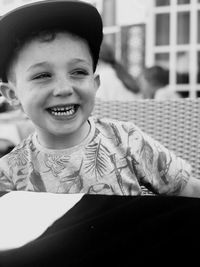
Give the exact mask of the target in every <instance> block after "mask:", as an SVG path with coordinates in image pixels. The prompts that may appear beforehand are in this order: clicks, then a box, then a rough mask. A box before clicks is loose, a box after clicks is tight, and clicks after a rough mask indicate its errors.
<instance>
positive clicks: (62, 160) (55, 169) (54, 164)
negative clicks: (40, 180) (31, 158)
mask: <svg viewBox="0 0 200 267" xmlns="http://www.w3.org/2000/svg"><path fill="white" fill-rule="evenodd" d="M45 158H46V159H45V161H44V163H45V165H46V167H47V168H48V171H51V172H52V173H53V175H54V176H56V177H57V176H58V175H59V174H60V172H61V171H62V170H64V169H65V168H66V163H67V162H69V159H70V157H69V156H65V155H62V156H60V155H46V156H45ZM48 171H46V172H48Z"/></svg>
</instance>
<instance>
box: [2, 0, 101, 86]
mask: <svg viewBox="0 0 200 267" xmlns="http://www.w3.org/2000/svg"><path fill="white" fill-rule="evenodd" d="M44 32H49V33H51V32H52V33H53V32H55V33H56V32H69V33H71V34H73V35H77V36H79V37H81V38H82V39H84V40H86V41H87V43H88V45H89V48H90V52H91V56H92V58H93V70H94V71H95V69H96V65H97V62H98V59H99V51H100V46H101V42H102V39H103V23H102V19H101V16H100V14H99V12H98V11H97V9H96V8H95V7H94V6H92V5H91V4H88V3H84V2H80V1H67V0H52V1H39V2H35V3H32V4H28V5H23V6H21V7H19V8H17V9H14V10H12V11H11V12H9V13H7V14H6V15H4V16H3V17H2V18H1V19H0V37H1V38H0V80H2V81H3V82H7V72H8V70H9V66H10V64H11V62H12V60H13V57H14V56H15V54H16V51H17V50H18V49H19V48H20V47H21V46H22V45H23V44H24V43H25V42H26V41H27V40H29V39H32V38H33V37H34V35H35V36H36V35H38V34H40V33H44Z"/></svg>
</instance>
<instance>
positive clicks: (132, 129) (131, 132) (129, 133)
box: [122, 124, 136, 147]
mask: <svg viewBox="0 0 200 267" xmlns="http://www.w3.org/2000/svg"><path fill="white" fill-rule="evenodd" d="M122 129H123V130H124V131H125V133H127V134H128V142H127V146H128V147H129V146H130V142H129V140H130V137H131V136H132V135H133V134H134V133H135V131H136V129H135V128H133V127H132V128H131V129H130V128H129V127H128V126H127V125H126V124H122Z"/></svg>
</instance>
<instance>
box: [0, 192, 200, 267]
mask: <svg viewBox="0 0 200 267" xmlns="http://www.w3.org/2000/svg"><path fill="white" fill-rule="evenodd" d="M199 213H200V199H195V198H185V197H161V196H141V197H132V196H126V197H124V196H123V197H122V196H102V195H85V196H84V197H83V198H82V200H81V201H80V202H79V203H77V204H76V205H75V206H74V207H73V208H72V209H71V210H70V211H69V212H68V213H66V214H65V215H64V216H63V217H62V218H60V219H59V220H58V221H56V222H55V223H54V224H53V225H52V226H51V227H50V228H49V229H48V230H47V231H46V232H45V233H44V234H43V235H42V236H41V237H40V238H38V239H36V240H35V241H33V242H31V243H29V244H27V245H25V246H23V247H21V248H19V249H14V250H10V251H6V252H1V253H0V267H11V266H13V267H14V266H15V267H18V266H27V267H31V266H34V267H40V266H41V267H46V266H48V267H49V266H56V267H57V266H67V267H68V266H93V267H95V266H103V267H104V266H122V267H126V266H149V265H151V266H165V265H167V264H168V265H169V264H170V266H174V264H177V266H179V264H184V265H185V264H189V265H188V266H195V265H192V264H194V263H195V262H199V259H200V216H199ZM30 227H31V226H30ZM147 264H148V265H147Z"/></svg>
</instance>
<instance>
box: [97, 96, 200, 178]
mask: <svg viewBox="0 0 200 267" xmlns="http://www.w3.org/2000/svg"><path fill="white" fill-rule="evenodd" d="M93 115H95V116H99V117H109V118H112V119H118V120H123V121H132V122H134V123H135V124H136V125H138V126H139V127H140V128H141V129H142V130H143V131H145V132H146V133H148V134H149V135H151V136H152V137H153V138H154V139H156V140H158V141H160V142H161V143H162V144H163V145H165V146H166V147H167V148H169V149H170V150H173V151H174V152H175V153H176V154H177V155H178V156H181V157H182V158H184V159H186V160H187V161H189V162H190V163H191V165H192V167H193V174H194V176H195V177H197V178H199V179H200V98H197V99H192V98H183V99H176V100H160V101H158V100H154V99H151V100H150V99H148V100H134V101H128V102H123V101H102V100H99V99H97V100H96V105H95V108H94V111H93Z"/></svg>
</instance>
